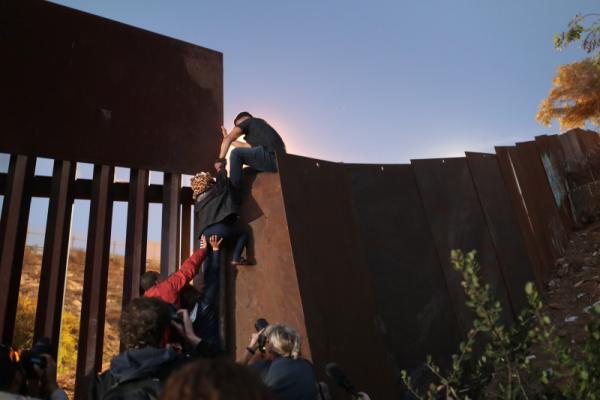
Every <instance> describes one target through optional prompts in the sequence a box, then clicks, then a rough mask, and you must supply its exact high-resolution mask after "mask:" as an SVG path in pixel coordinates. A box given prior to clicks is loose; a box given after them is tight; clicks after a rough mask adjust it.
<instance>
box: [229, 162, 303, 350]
mask: <svg viewBox="0 0 600 400" xmlns="http://www.w3.org/2000/svg"><path fill="white" fill-rule="evenodd" d="M242 182H243V187H244V188H245V190H244V192H243V194H242V198H243V203H242V208H241V213H240V214H241V221H240V225H241V226H244V227H245V228H246V229H248V230H249V232H250V233H251V240H250V242H249V245H248V249H247V251H246V254H247V256H248V258H249V259H255V260H256V265H252V266H238V267H232V266H230V265H229V263H228V262H227V263H224V264H226V265H225V266H226V268H227V271H226V272H227V279H228V283H227V286H222V287H227V299H226V300H225V303H226V304H227V310H228V313H229V314H230V318H229V319H228V320H227V327H226V329H227V331H228V338H227V339H228V340H227V341H228V342H229V343H231V345H230V346H229V347H230V350H231V352H232V353H233V354H234V355H235V356H236V358H238V359H239V358H241V357H242V356H243V355H244V352H245V349H246V346H248V343H249V340H250V335H251V334H252V333H254V332H255V330H254V322H255V321H256V319H257V318H261V317H262V318H266V319H267V321H269V322H271V323H277V322H281V323H286V324H289V325H291V326H293V327H295V328H296V329H298V331H299V332H300V335H301V336H302V355H303V356H304V357H307V358H311V347H312V341H310V337H309V336H308V335H307V330H306V329H305V322H304V319H305V317H304V308H303V305H302V300H301V297H300V288H299V285H298V278H297V276H296V268H295V264H294V258H293V255H292V247H291V243H290V236H289V232H288V227H287V222H286V215H285V214H286V210H285V208H284V204H283V197H282V193H281V183H280V181H279V175H278V174H274V173H262V174H258V175H250V176H244V178H243V181H242ZM227 261H229V260H227Z"/></svg>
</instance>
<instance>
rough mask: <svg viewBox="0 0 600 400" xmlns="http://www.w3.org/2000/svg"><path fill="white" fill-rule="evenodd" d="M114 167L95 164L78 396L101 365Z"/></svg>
mask: <svg viewBox="0 0 600 400" xmlns="http://www.w3.org/2000/svg"><path fill="white" fill-rule="evenodd" d="M113 177H114V167H109V166H106V165H95V166H94V179H93V189H92V201H91V204H90V217H89V223H88V235H87V245H86V252H85V270H84V278H83V294H82V302H81V318H80V331H79V343H78V350H77V374H76V380H75V398H78V399H83V398H86V397H87V393H88V386H89V383H90V379H92V378H93V377H94V376H95V374H96V373H97V372H99V371H100V368H101V367H102V349H103V343H104V315H105V311H106V288H107V284H108V263H109V252H110V233H111V224H112V208H113V202H112V199H111V198H110V184H111V182H112V181H113Z"/></svg>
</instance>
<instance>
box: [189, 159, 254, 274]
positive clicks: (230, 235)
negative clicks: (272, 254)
mask: <svg viewBox="0 0 600 400" xmlns="http://www.w3.org/2000/svg"><path fill="white" fill-rule="evenodd" d="M215 170H216V179H214V178H213V177H212V175H211V174H210V173H208V172H201V173H198V174H196V175H195V176H194V177H193V178H192V190H193V191H194V193H193V198H194V200H195V201H196V204H195V207H194V232H196V234H197V235H204V236H206V237H210V236H212V235H217V236H219V237H221V238H224V239H225V240H227V241H232V242H234V243H235V246H234V249H233V256H232V261H231V264H232V265H251V264H252V262H250V261H248V260H247V259H246V258H244V257H242V252H243V251H244V248H245V247H246V244H247V242H248V232H246V230H245V229H243V228H241V227H239V226H236V221H237V220H238V218H239V209H240V195H239V190H238V189H237V188H236V187H235V186H233V185H232V184H231V183H230V180H229V179H228V178H227V170H226V169H225V167H224V166H223V164H222V163H220V162H216V163H215ZM208 257H209V258H210V257H211V255H210V250H209V256H208ZM208 264H209V265H210V262H209V263H208Z"/></svg>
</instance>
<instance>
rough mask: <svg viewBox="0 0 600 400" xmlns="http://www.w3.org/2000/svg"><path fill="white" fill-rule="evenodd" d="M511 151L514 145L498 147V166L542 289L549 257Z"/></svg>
mask: <svg viewBox="0 0 600 400" xmlns="http://www.w3.org/2000/svg"><path fill="white" fill-rule="evenodd" d="M511 152H512V153H514V147H496V158H497V160H498V166H499V167H500V172H501V173H502V178H503V180H504V184H505V185H506V188H507V190H508V193H509V196H510V198H511V202H512V206H513V209H514V210H515V213H516V216H517V221H518V222H519V227H520V230H521V233H522V234H523V239H524V241H525V248H526V250H527V255H528V258H529V263H530V265H531V268H532V271H533V275H534V278H535V283H536V285H537V286H538V288H540V289H541V288H543V287H544V270H545V269H546V268H548V267H547V266H546V263H547V262H548V258H547V257H546V254H545V253H544V252H543V246H542V245H541V243H540V238H539V237H538V236H537V232H536V230H535V229H534V226H533V222H532V220H531V216H530V215H529V211H528V209H527V203H526V202H525V198H524V197H523V193H522V190H521V184H520V182H519V178H518V176H517V172H516V169H515V166H514V164H513V162H512V158H511V156H510V154H511ZM550 262H551V260H550ZM550 265H551V264H550Z"/></svg>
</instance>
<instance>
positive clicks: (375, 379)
mask: <svg viewBox="0 0 600 400" xmlns="http://www.w3.org/2000/svg"><path fill="white" fill-rule="evenodd" d="M279 162H280V163H279V164H280V176H281V185H282V190H283V201H284V205H285V214H286V219H287V225H288V231H289V235H290V241H291V245H292V252H293V256H294V265H295V267H296V273H297V276H298V284H299V287H300V295H301V299H302V307H303V309H304V317H305V318H304V319H305V323H306V332H307V334H308V339H309V343H310V350H311V354H312V359H313V361H314V364H315V368H316V371H317V375H318V376H319V377H321V378H324V367H325V364H326V363H327V362H331V361H335V362H337V363H339V364H340V365H341V366H342V367H343V368H344V369H346V370H347V372H348V374H349V375H350V377H351V378H352V379H353V380H354V381H355V383H356V385H357V386H358V387H361V388H364V389H365V391H366V392H368V393H369V394H370V395H371V396H372V397H373V398H377V399H379V398H381V399H384V398H385V399H388V398H395V397H397V394H398V392H397V391H398V388H397V387H396V386H395V382H394V378H395V377H394V375H393V372H392V371H393V369H392V363H391V361H390V360H389V359H388V357H387V352H386V349H385V342H384V339H383V336H382V329H383V326H382V325H381V316H380V314H379V312H378V310H377V307H376V304H375V298H374V295H373V286H372V284H371V278H370V274H369V271H368V268H367V266H366V262H365V259H366V257H365V253H364V247H363V246H366V245H368V242H365V241H368V238H362V237H360V238H359V236H358V234H357V230H356V225H355V223H354V211H353V209H352V206H351V202H350V201H349V199H350V189H349V184H348V182H347V180H346V174H345V172H344V169H343V168H344V167H343V164H336V163H330V162H325V161H317V160H313V159H310V158H304V157H299V156H292V155H288V156H284V157H282V158H280V160H279ZM257 237H259V236H258V235H255V238H257ZM350 349H351V350H350ZM374 365H376V366H378V368H373V366H374ZM334 395H335V394H334Z"/></svg>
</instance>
